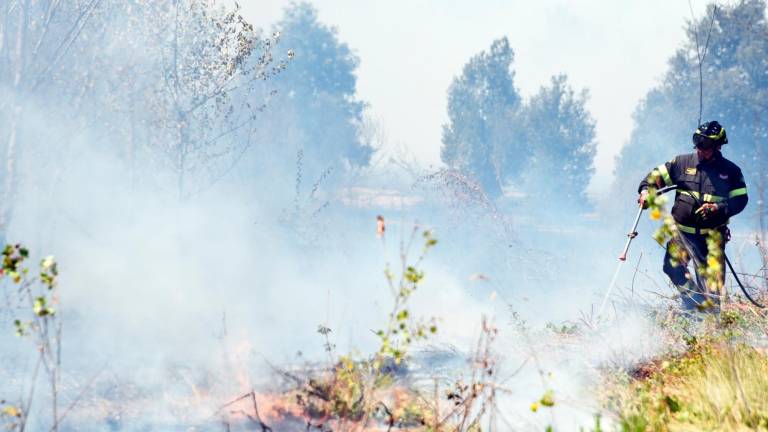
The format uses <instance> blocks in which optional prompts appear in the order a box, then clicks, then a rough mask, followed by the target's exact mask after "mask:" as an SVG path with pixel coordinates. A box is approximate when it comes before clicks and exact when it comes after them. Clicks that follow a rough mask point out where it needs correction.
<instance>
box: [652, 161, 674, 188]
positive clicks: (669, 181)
mask: <svg viewBox="0 0 768 432" xmlns="http://www.w3.org/2000/svg"><path fill="white" fill-rule="evenodd" d="M656 169H657V170H659V174H661V178H662V179H663V180H664V185H665V186H672V185H673V184H674V183H672V177H670V176H669V171H667V166H666V165H665V164H661V165H659V166H658V167H656Z"/></svg>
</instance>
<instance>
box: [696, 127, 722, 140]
mask: <svg viewBox="0 0 768 432" xmlns="http://www.w3.org/2000/svg"><path fill="white" fill-rule="evenodd" d="M696 133H697V134H699V135H702V136H705V137H707V138H709V139H713V140H719V139H720V138H722V137H723V135H725V128H724V127H721V128H720V132H719V133H717V134H716V135H704V131H703V130H701V129H696Z"/></svg>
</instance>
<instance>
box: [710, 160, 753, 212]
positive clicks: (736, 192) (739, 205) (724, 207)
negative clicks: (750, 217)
mask: <svg viewBox="0 0 768 432" xmlns="http://www.w3.org/2000/svg"><path fill="white" fill-rule="evenodd" d="M735 174H736V175H735V176H734V177H733V178H735V179H737V180H736V181H735V182H733V183H732V184H731V190H730V192H729V193H728V199H726V200H725V201H723V202H720V203H717V210H718V211H719V212H724V213H723V214H725V215H726V216H728V217H731V216H735V215H737V214H739V213H741V211H742V210H744V207H746V206H747V201H748V200H749V199H748V197H747V184H746V183H744V176H743V175H742V174H741V170H739V171H737V172H736V173H735Z"/></svg>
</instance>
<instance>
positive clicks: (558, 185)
mask: <svg viewBox="0 0 768 432" xmlns="http://www.w3.org/2000/svg"><path fill="white" fill-rule="evenodd" d="M567 81H568V80H567V77H566V76H565V75H558V76H555V77H552V80H551V84H550V86H549V87H542V88H541V89H540V90H539V92H538V93H537V94H536V95H535V96H533V97H532V98H531V100H530V101H529V102H528V103H527V104H526V105H525V106H524V107H523V108H522V110H521V114H520V117H521V119H522V120H521V122H522V125H523V127H522V128H520V135H521V138H523V139H522V140H521V141H523V142H524V143H525V145H526V146H527V147H528V148H529V149H530V151H531V152H532V155H531V158H530V160H529V162H528V163H527V166H526V168H525V175H524V176H523V177H524V178H523V185H524V186H525V188H526V192H527V194H528V195H531V196H533V197H543V198H545V199H546V200H548V201H550V202H551V201H552V200H555V202H557V203H558V204H557V205H558V206H562V205H563V204H568V205H576V206H577V207H579V208H581V209H586V208H587V207H588V205H587V203H588V201H587V194H586V189H587V185H589V181H590V179H591V178H592V175H593V174H594V172H595V168H594V158H595V151H596V141H595V121H594V120H593V119H592V116H591V115H590V114H589V112H588V111H587V109H586V106H585V104H586V101H587V92H586V91H583V92H581V93H580V94H578V95H576V94H575V93H574V91H573V89H572V88H571V87H570V86H569V85H568V82H567Z"/></svg>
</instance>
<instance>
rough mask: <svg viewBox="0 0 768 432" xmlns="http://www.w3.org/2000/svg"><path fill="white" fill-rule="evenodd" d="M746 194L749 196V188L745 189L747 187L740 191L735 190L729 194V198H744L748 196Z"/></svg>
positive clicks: (739, 189)
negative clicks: (743, 196)
mask: <svg viewBox="0 0 768 432" xmlns="http://www.w3.org/2000/svg"><path fill="white" fill-rule="evenodd" d="M746 194H747V188H745V187H743V188H738V189H734V190H732V191H730V192H729V193H728V198H735V197H737V196H742V195H746Z"/></svg>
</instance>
